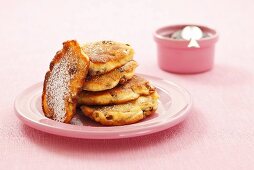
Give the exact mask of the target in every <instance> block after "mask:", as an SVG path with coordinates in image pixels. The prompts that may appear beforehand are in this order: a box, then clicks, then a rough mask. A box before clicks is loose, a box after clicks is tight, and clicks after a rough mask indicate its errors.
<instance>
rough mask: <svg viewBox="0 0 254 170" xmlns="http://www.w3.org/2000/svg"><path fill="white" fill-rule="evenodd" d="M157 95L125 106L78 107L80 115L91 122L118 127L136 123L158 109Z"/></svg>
mask: <svg viewBox="0 0 254 170" xmlns="http://www.w3.org/2000/svg"><path fill="white" fill-rule="evenodd" d="M158 97H159V95H158V93H157V92H156V91H155V92H154V93H152V94H151V95H149V96H146V97H140V98H138V99H137V100H135V101H130V102H128V103H125V104H119V105H107V106H88V105H82V106H81V107H80V109H81V111H82V113H83V114H84V115H85V116H88V117H89V118H91V119H92V120H94V121H96V122H99V123H101V124H102V125H107V126H118V125H127V124H132V123H136V122H138V121H140V120H142V119H144V118H146V117H147V116H149V115H151V114H153V113H154V112H155V111H156V109H157V107H158Z"/></svg>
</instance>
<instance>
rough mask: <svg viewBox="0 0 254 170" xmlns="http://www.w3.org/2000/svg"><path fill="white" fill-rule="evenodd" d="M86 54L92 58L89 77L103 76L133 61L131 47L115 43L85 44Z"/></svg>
mask: <svg viewBox="0 0 254 170" xmlns="http://www.w3.org/2000/svg"><path fill="white" fill-rule="evenodd" d="M82 48H83V50H84V52H85V53H86V54H87V55H88V57H89V58H90V68H89V73H88V74H89V75H91V76H95V75H102V74H105V73H107V72H110V71H111V70H114V69H116V68H119V67H121V66H122V65H124V64H125V63H127V62H128V61H130V60H132V59H133V55H134V50H133V48H131V46H130V45H128V44H124V43H120V42H114V41H97V42H92V43H87V44H84V46H83V47H82Z"/></svg>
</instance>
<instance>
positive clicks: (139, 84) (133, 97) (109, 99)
mask: <svg viewBox="0 0 254 170" xmlns="http://www.w3.org/2000/svg"><path fill="white" fill-rule="evenodd" d="M82 50H83V51H84V53H85V54H86V55H87V56H88V57H89V59H90V66H89V70H88V75H87V77H86V80H85V82H84V84H83V90H82V91H81V93H79V95H78V105H79V106H80V108H81V111H82V113H83V114H84V115H86V116H88V117H90V118H91V119H93V120H95V121H96V122H99V123H101V124H103V125H125V124H131V123H135V122H137V121H140V120H142V119H144V118H145V117H146V116H148V115H150V114H152V113H153V112H154V111H155V110H156V109H157V105H158V102H157V100H158V94H157V92H156V91H155V88H154V87H153V86H152V85H151V84H150V83H149V82H148V81H147V80H145V79H144V78H142V77H140V76H138V75H135V69H136V67H137V66H138V64H137V62H136V61H134V60H133V56H134V50H133V49H132V48H131V47H130V45H128V44H123V43H118V42H113V41H99V42H94V43H88V44H85V45H83V46H82Z"/></svg>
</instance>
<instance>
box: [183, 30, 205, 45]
mask: <svg viewBox="0 0 254 170" xmlns="http://www.w3.org/2000/svg"><path fill="white" fill-rule="evenodd" d="M181 36H182V38H183V39H185V40H188V41H190V42H189V44H188V47H189V48H199V47H200V45H199V44H198V42H197V40H199V39H200V38H202V37H203V32H202V30H201V29H200V28H199V27H197V26H186V27H184V28H183V30H182V32H181Z"/></svg>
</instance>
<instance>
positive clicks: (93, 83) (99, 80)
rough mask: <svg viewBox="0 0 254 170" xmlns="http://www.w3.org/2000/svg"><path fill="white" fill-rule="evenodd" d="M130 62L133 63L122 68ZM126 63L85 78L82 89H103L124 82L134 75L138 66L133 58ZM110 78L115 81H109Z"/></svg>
mask: <svg viewBox="0 0 254 170" xmlns="http://www.w3.org/2000/svg"><path fill="white" fill-rule="evenodd" d="M130 62H132V63H133V65H132V66H129V67H127V68H125V70H123V67H125V65H126V64H129V63H130ZM126 64H125V65H123V66H122V67H119V68H117V69H115V70H112V71H110V72H108V73H106V74H103V75H97V76H92V77H90V78H89V80H86V82H85V83H84V85H83V90H87V91H103V90H108V89H112V88H114V87H115V86H117V85H118V84H124V83H125V82H126V81H128V80H129V79H131V78H132V77H133V76H134V74H135V73H134V72H135V69H136V68H137V67H138V63H137V62H136V61H134V60H131V61H129V62H128V63H126ZM112 80H113V81H114V82H115V83H114V84H113V83H110V82H111V81H112Z"/></svg>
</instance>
